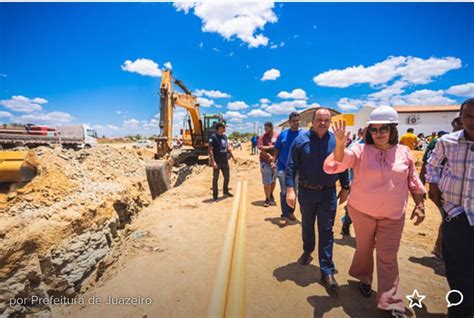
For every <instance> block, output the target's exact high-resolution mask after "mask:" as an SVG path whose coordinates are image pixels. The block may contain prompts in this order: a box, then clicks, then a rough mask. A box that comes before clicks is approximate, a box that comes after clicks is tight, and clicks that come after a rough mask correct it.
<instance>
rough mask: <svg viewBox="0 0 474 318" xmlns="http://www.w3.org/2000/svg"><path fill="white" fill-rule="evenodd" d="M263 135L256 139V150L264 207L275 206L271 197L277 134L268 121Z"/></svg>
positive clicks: (274, 177) (274, 176) (273, 184)
mask: <svg viewBox="0 0 474 318" xmlns="http://www.w3.org/2000/svg"><path fill="white" fill-rule="evenodd" d="M264 129H265V133H264V134H263V135H262V136H260V138H259V139H258V147H257V148H258V150H260V171H261V172H262V182H263V190H264V192H265V202H264V203H263V206H264V207H268V206H270V204H276V203H275V198H274V197H273V191H274V190H275V181H276V164H275V162H276V157H275V153H276V151H275V147H274V145H275V143H276V141H277V138H278V134H277V133H276V132H275V131H273V124H272V122H270V121H268V122H266V123H265V124H264Z"/></svg>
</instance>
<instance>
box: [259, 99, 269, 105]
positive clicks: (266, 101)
mask: <svg viewBox="0 0 474 318" xmlns="http://www.w3.org/2000/svg"><path fill="white" fill-rule="evenodd" d="M260 103H262V104H269V103H270V100H269V99H268V98H260Z"/></svg>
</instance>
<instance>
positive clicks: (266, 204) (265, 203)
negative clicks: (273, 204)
mask: <svg viewBox="0 0 474 318" xmlns="http://www.w3.org/2000/svg"><path fill="white" fill-rule="evenodd" d="M263 206H264V207H266V208H268V207H269V206H270V200H268V199H266V200H265V202H263Z"/></svg>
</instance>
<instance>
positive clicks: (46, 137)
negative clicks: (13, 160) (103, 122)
mask: <svg viewBox="0 0 474 318" xmlns="http://www.w3.org/2000/svg"><path fill="white" fill-rule="evenodd" d="M96 139H97V133H96V132H95V130H94V129H92V128H90V127H89V126H87V125H64V126H58V127H56V128H51V127H45V126H35V125H31V124H29V125H3V126H2V125H0V147H1V148H13V147H22V146H27V147H30V148H33V147H37V146H45V145H48V146H52V145H62V146H63V147H66V148H73V149H83V148H91V147H94V146H96V145H97V140H96Z"/></svg>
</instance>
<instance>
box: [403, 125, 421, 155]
mask: <svg viewBox="0 0 474 318" xmlns="http://www.w3.org/2000/svg"><path fill="white" fill-rule="evenodd" d="M414 132H415V130H414V129H413V128H408V129H407V132H406V133H405V134H403V135H402V136H401V137H400V144H401V145H405V146H407V147H408V148H410V150H415V148H416V147H417V146H418V138H417V137H416V135H415V134H414Z"/></svg>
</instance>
